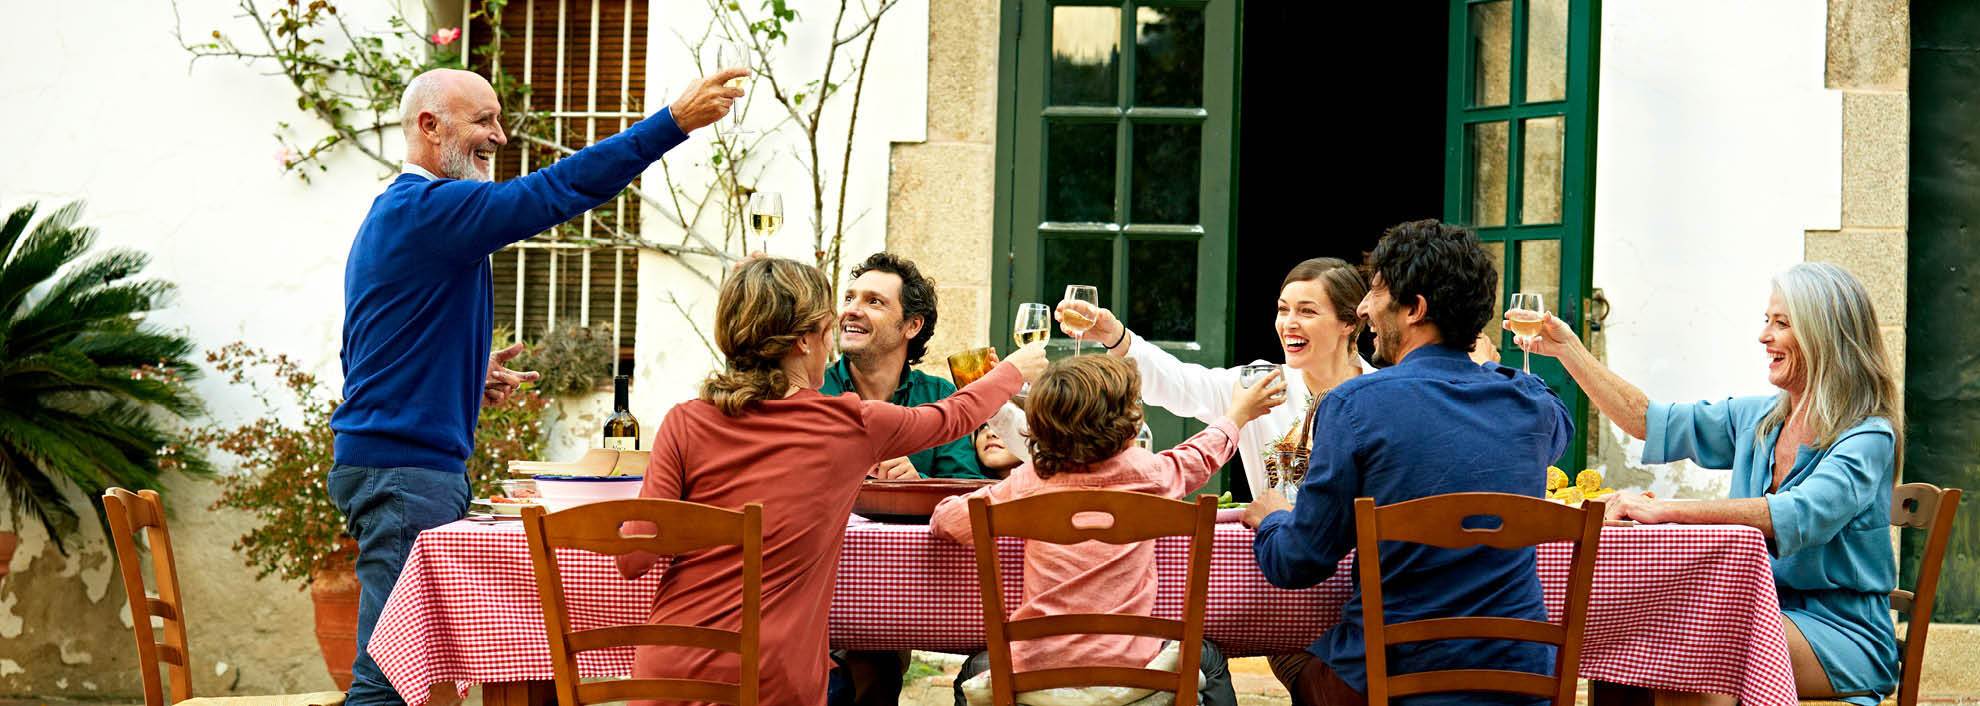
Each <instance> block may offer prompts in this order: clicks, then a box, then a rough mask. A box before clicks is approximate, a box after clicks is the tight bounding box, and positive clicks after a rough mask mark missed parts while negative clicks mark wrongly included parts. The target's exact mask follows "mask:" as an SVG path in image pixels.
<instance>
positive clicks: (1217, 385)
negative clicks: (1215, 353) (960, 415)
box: [990, 334, 1375, 497]
mask: <svg viewBox="0 0 1980 706" xmlns="http://www.w3.org/2000/svg"><path fill="white" fill-rule="evenodd" d="M1130 335H1133V336H1134V342H1133V343H1131V344H1128V353H1127V359H1128V360H1130V361H1133V362H1134V367H1135V369H1136V370H1137V371H1138V372H1140V373H1141V401H1142V402H1143V403H1145V404H1150V405H1154V406H1156V407H1161V408H1162V409H1165V410H1168V412H1169V413H1170V414H1174V415H1176V416H1179V417H1189V418H1192V419H1196V420H1197V421H1201V422H1203V423H1204V424H1215V423H1217V420H1219V419H1223V418H1224V412H1226V411H1229V410H1230V408H1231V390H1232V389H1234V388H1235V387H1237V381H1238V375H1239V373H1240V372H1241V371H1240V370H1239V369H1238V368H1206V367H1204V366H1201V365H1197V364H1195V363H1185V362H1183V361H1182V360H1181V359H1178V358H1176V357H1175V356H1174V355H1173V354H1170V353H1169V352H1168V351H1166V350H1163V349H1162V348H1161V347H1159V346H1156V345H1155V344H1153V343H1149V342H1148V341H1146V340H1144V339H1142V337H1141V335H1140V334H1130ZM1356 361H1357V362H1359V363H1361V372H1363V373H1370V372H1374V371H1375V368H1374V367H1372V366H1370V365H1369V364H1368V361H1366V360H1361V359H1360V358H1358V357H1357V358H1356ZM1252 364H1253V365H1273V363H1267V362H1265V361H1263V360H1259V361H1253V363H1252ZM1280 367H1281V368H1282V370H1283V372H1284V378H1285V382H1286V402H1285V404H1282V405H1279V406H1277V407H1273V408H1272V409H1271V411H1268V412H1266V413H1265V416H1262V417H1259V418H1258V419H1256V420H1253V421H1252V422H1251V423H1250V424H1246V425H1244V428H1243V429H1240V430H1238V453H1237V457H1238V458H1239V459H1240V460H1241V461H1242V463H1243V464H1244V477H1245V480H1247V481H1249V482H1250V485H1251V494H1252V496H1253V497H1257V496H1258V495H1259V494H1261V493H1264V492H1265V491H1266V490H1268V489H1269V488H1270V487H1271V486H1269V485H1267V484H1266V483H1265V455H1264V453H1265V449H1267V448H1269V447H1270V446H1271V444H1272V442H1274V441H1278V440H1279V437H1281V436H1285V435H1286V432H1287V431H1289V430H1291V429H1292V428H1293V427H1295V426H1298V425H1299V422H1300V420H1302V419H1304V418H1305V417H1306V400H1307V395H1308V394H1309V392H1308V391H1307V389H1306V376H1304V375H1301V374H1300V372H1299V371H1297V370H1294V369H1292V368H1287V367H1285V366H1283V365H1281V366H1280ZM990 429H991V430H992V431H995V432H997V435H998V436H1000V437H1003V439H1004V446H1005V448H1007V449H1009V450H1010V451H1011V453H1012V454H1014V455H1016V456H1017V457H1018V458H1019V459H1021V460H1023V461H1024V462H1026V463H1030V462H1031V452H1030V449H1029V448H1027V446H1026V445H1025V441H1024V440H1025V436H1026V434H1027V433H1028V432H1027V430H1028V426H1027V425H1026V424H1025V419H1024V410H1022V409H1019V408H1018V407H1017V405H1013V404H1010V403H1005V404H1004V406H1003V407H1002V408H1000V409H998V410H997V414H996V415H995V416H993V417H991V418H990Z"/></svg>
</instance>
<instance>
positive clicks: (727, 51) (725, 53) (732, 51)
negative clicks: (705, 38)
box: [715, 42, 750, 135]
mask: <svg viewBox="0 0 1980 706" xmlns="http://www.w3.org/2000/svg"><path fill="white" fill-rule="evenodd" d="M715 68H716V69H718V70H719V69H748V68H750V65H749V49H748V48H747V47H744V46H743V45H741V44H736V43H733V42H723V43H721V44H718V45H716V47H715ZM748 84H749V80H748V79H747V78H736V79H730V80H729V83H728V87H729V88H744V87H745V86H747V85H748ZM745 90H747V89H745ZM722 128H723V131H724V132H728V133H729V134H732V135H741V134H745V133H748V132H750V131H749V130H745V129H743V126H742V101H741V100H740V99H739V100H737V101H736V103H735V104H734V105H731V106H729V115H728V117H727V118H726V119H725V120H724V121H723V124H722Z"/></svg>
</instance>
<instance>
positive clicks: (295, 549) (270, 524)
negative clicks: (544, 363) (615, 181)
mask: <svg viewBox="0 0 1980 706" xmlns="http://www.w3.org/2000/svg"><path fill="white" fill-rule="evenodd" d="M206 360H207V362H208V363H209V364H211V365H212V366H213V367H214V369H215V370H217V371H218V372H220V373H221V374H222V375H225V376H226V377H227V380H228V381H229V382H230V383H231V384H234V385H238V386H243V387H246V388H247V389H249V390H250V391H251V392H252V393H253V396H254V397H255V398H256V399H259V400H261V402H262V404H263V405H264V416H262V417H260V418H257V419H252V420H248V421H246V422H244V423H240V424H235V425H231V426H228V425H220V424H215V425H212V426H208V427H205V428H203V429H201V430H199V431H198V432H197V433H196V434H195V436H194V441H195V442H196V443H200V444H203V445H206V446H210V447H212V448H215V449H218V450H220V451H224V452H226V453H228V454H230V455H232V456H233V457H234V458H235V459H237V460H238V462H239V468H240V470H241V472H240V473H238V474H235V475H231V476H228V477H226V478H224V479H223V480H222V481H221V482H222V483H223V484H224V488H223V490H222V492H221V495H220V499H219V500H216V501H215V502H214V504H213V508H214V509H220V508H228V509H235V510H243V511H246V512H249V513H251V514H253V515H255V517H256V518H257V519H259V520H260V522H259V523H258V525H257V526H255V527H254V528H252V529H250V530H248V532H247V534H243V535H241V537H240V538H239V539H237V540H235V542H234V549H235V550H236V551H239V552H241V553H242V554H243V555H244V559H245V560H246V562H247V563H248V565H249V566H252V567H254V568H255V569H257V570H258V572H259V573H258V577H266V576H269V575H271V574H272V575H276V576H280V577H281V578H282V579H284V580H288V581H294V582H298V583H299V584H300V586H301V587H305V588H308V589H309V591H310V600H311V602H312V603H314V604H315V609H316V639H317V645H318V647H320V648H321V649H322V651H323V660H324V665H325V666H326V667H328V668H329V670H330V676H331V678H332V679H334V680H336V682H337V688H339V689H348V688H350V682H351V662H352V660H354V659H355V658H356V657H357V612H358V581H357V573H356V569H355V566H356V564H355V561H356V558H357V545H356V543H355V542H353V541H352V540H351V538H350V537H349V536H348V535H346V534H345V533H344V515H343V513H341V512H339V511H338V510H337V507H336V505H335V504H334V503H332V502H331V501H330V493H329V489H328V487H327V486H326V481H327V480H328V478H329V476H330V469H331V467H332V466H333V465H335V460H334V453H333V444H334V442H335V438H336V435H335V433H334V432H332V431H331V430H330V416H331V414H332V413H334V412H335V411H336V409H337V404H338V402H339V400H337V399H336V398H334V397H332V396H330V395H329V394H328V392H327V391H326V390H325V389H324V386H323V384H322V383H321V382H319V381H318V380H317V378H316V376H315V375H312V374H310V373H309V372H307V371H305V370H304V369H303V367H302V366H301V364H300V362H299V361H297V360H295V359H294V358H291V357H289V356H287V355H282V354H272V353H269V352H267V351H264V350H261V349H257V348H252V347H249V346H248V345H247V344H245V343H239V342H236V343H232V344H229V345H227V346H225V347H222V348H220V349H218V350H215V351H211V352H209V353H207V356H206ZM270 378H272V379H273V381H274V382H275V384H276V385H277V386H279V388H280V390H281V392H282V394H284V395H286V397H287V398H288V399H287V402H288V403H289V404H288V405H280V404H277V403H276V398H275V397H274V395H273V394H272V392H273V391H271V390H269V389H267V387H266V383H267V380H268V379H270ZM547 404H548V403H547V402H545V401H544V400H543V399H542V398H541V397H539V396H538V395H537V394H536V392H535V391H533V390H528V389H525V390H522V391H520V392H518V393H517V394H514V395H510V396H509V399H508V400H507V401H505V402H504V403H502V404H501V405H496V406H484V407H483V408H482V411H481V420H480V424H479V425H478V426H477V427H476V433H475V452H474V455H473V456H472V457H470V458H469V459H468V481H469V485H470V487H471V488H472V489H473V490H474V493H475V494H476V496H478V497H479V496H486V495H487V494H488V489H489V488H491V487H495V485H496V484H495V481H496V480H497V479H498V478H499V477H500V474H501V473H503V472H504V470H505V469H506V467H507V461H508V460H509V459H514V458H525V459H527V458H535V457H536V455H537V454H539V453H541V451H542V448H543V424H542V421H541V418H542V414H543V408H544V407H545V406H547ZM285 408H286V409H289V410H292V411H291V412H290V413H289V414H286V415H285V414H283V413H282V410H283V409H285Z"/></svg>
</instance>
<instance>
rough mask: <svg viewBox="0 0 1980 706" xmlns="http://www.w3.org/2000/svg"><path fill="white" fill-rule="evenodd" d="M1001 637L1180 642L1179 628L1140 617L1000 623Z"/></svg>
mask: <svg viewBox="0 0 1980 706" xmlns="http://www.w3.org/2000/svg"><path fill="white" fill-rule="evenodd" d="M1004 634H1005V636H1006V637H1008V638H1010V640H1011V641H1012V642H1023V641H1025V640H1036V639H1038V638H1041V637H1051V636H1053V635H1092V634H1107V635H1146V636H1148V637H1159V638H1162V639H1164V640H1181V639H1183V625H1182V622H1181V621H1177V620H1163V619H1161V618H1150V617H1147V616H1142V615H1045V616H1040V617H1036V618H1026V619H1024V620H1012V621H1009V622H1006V623H1004Z"/></svg>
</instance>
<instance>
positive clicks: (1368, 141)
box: [1230, 0, 1450, 364]
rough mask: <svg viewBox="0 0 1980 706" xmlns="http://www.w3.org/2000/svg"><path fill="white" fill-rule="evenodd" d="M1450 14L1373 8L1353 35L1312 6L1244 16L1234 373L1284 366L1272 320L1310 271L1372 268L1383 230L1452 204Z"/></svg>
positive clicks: (1427, 6)
mask: <svg viewBox="0 0 1980 706" xmlns="http://www.w3.org/2000/svg"><path fill="white" fill-rule="evenodd" d="M1449 13H1450V6H1449V3H1441V2H1423V1H1421V0H1418V1H1416V2H1393V3H1372V4H1369V5H1367V6H1365V7H1361V8H1360V9H1359V12H1357V13H1355V14H1356V17H1357V18H1358V19H1355V20H1353V21H1351V22H1350V23H1349V24H1350V25H1351V26H1348V27H1339V26H1333V27H1331V28H1330V30H1329V31H1325V32H1322V31H1321V29H1322V27H1328V26H1330V22H1329V21H1328V20H1327V19H1325V13H1321V12H1318V10H1317V6H1314V5H1310V4H1307V3H1287V2H1251V3H1246V4H1245V6H1244V15H1243V30H1242V32H1243V41H1242V44H1241V46H1242V47H1243V50H1242V51H1243V57H1242V64H1241V67H1242V71H1241V76H1242V82H1241V84H1240V86H1239V91H1238V94H1239V97H1238V104H1239V109H1238V111H1239V112H1238V114H1239V132H1238V180H1237V185H1236V187H1237V188H1236V190H1237V198H1236V201H1237V226H1236V228H1235V229H1234V230H1233V231H1232V233H1233V236H1232V240H1233V243H1232V257H1233V259H1234V263H1235V264H1234V267H1233V269H1234V270H1235V272H1234V275H1235V276H1234V277H1233V278H1232V281H1233V282H1235V283H1236V286H1235V290H1236V291H1235V292H1234V296H1235V299H1234V301H1233V302H1232V308H1233V309H1234V310H1235V319H1234V320H1233V321H1232V322H1231V328H1232V330H1233V331H1234V334H1233V340H1232V346H1231V360H1230V362H1231V363H1233V364H1236V363H1245V362H1250V361H1252V360H1258V359H1263V360H1268V361H1281V360H1284V354H1283V353H1281V352H1280V349H1279V341H1278V336H1277V334H1276V333H1274V332H1273V330H1272V312H1273V308H1274V305H1275V304H1276V302H1277V301H1278V297H1279V283H1280V281H1281V280H1283V279H1284V278H1285V276H1286V272H1287V271H1288V270H1290V269H1292V266H1293V265H1295V264H1298V263H1299V261H1301V260H1304V259H1307V258H1310V257H1338V258H1341V259H1343V260H1346V261H1348V262H1350V263H1354V264H1360V263H1361V262H1362V258H1363V255H1364V254H1365V253H1366V252H1367V251H1368V250H1370V249H1372V248H1374V247H1375V242H1376V241H1377V240H1379V239H1380V238H1381V236H1382V230H1383V229H1385V228H1387V227H1389V226H1392V225H1395V224H1397V223H1401V222H1403V221H1407V220H1413V219H1418V218H1435V217H1438V216H1439V215H1440V214H1441V213H1442V212H1443V204H1444V123H1445V114H1444V96H1445V86H1446V82H1445V72H1446V68H1447V64H1446V61H1445V59H1446V56H1445V55H1446V54H1447V53H1448V51H1447V44H1448V38H1449V35H1448V32H1447V28H1448V26H1449V22H1450V17H1449Z"/></svg>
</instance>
